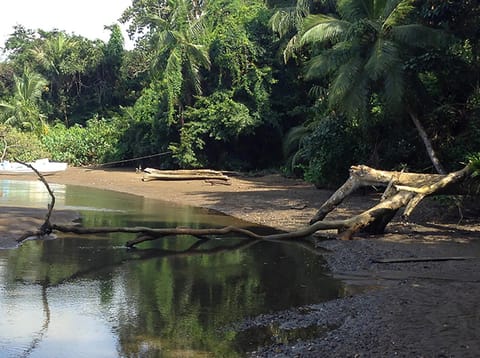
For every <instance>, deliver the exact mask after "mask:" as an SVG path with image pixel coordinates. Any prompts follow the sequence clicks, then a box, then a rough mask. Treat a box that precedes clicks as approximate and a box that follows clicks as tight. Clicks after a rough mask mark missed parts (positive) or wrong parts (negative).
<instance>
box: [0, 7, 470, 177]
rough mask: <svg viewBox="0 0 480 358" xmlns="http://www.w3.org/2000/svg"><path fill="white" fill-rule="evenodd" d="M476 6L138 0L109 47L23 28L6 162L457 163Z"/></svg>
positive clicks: (462, 152)
mask: <svg viewBox="0 0 480 358" xmlns="http://www.w3.org/2000/svg"><path fill="white" fill-rule="evenodd" d="M479 15H480V5H479V4H478V1H476V0H475V1H473V0H468V1H437V0H385V1H374V0H360V1H359V0H338V1H334V0H317V1H308V0H299V1H268V2H264V1H260V0H249V1H244V0H229V1H226V0H210V1H190V0H169V1H158V0H133V1H132V4H131V6H129V7H128V8H127V9H125V11H124V13H123V15H122V17H121V18H120V19H119V24H120V23H123V24H129V29H128V33H129V36H130V37H131V38H132V39H134V40H135V46H134V48H133V49H131V50H126V49H125V47H124V38H123V35H122V33H121V31H120V27H119V24H115V25H111V26H109V27H108V29H109V30H110V39H109V40H108V41H107V42H103V41H100V40H97V41H92V40H89V39H86V38H83V37H81V36H78V35H73V34H69V33H66V32H65V31H61V30H58V31H44V30H42V29H28V28H25V27H23V26H21V25H17V26H16V27H15V28H14V29H13V32H12V35H11V36H10V37H9V38H8V39H7V41H6V43H5V45H4V48H3V56H2V58H3V60H2V62H1V63H0V132H1V134H2V139H3V140H2V141H1V142H0V146H1V147H2V148H1V149H2V153H4V154H3V156H4V157H6V158H7V159H8V158H19V159H22V160H32V159H37V158H38V157H41V156H49V157H50V158H51V159H53V160H61V161H68V162H69V163H70V164H72V165H90V164H99V163H108V162H113V161H122V160H125V161H126V162H125V163H126V165H136V164H138V163H137V162H134V161H133V162H128V160H130V159H132V158H137V157H148V156H152V157H151V158H150V159H144V161H145V164H148V165H149V166H155V167H158V168H162V169H167V168H168V169H170V168H195V167H211V168H215V169H230V170H260V169H281V170H282V171H284V173H286V174H288V175H294V176H299V177H304V178H305V179H307V180H309V181H311V182H313V183H315V184H317V185H318V186H332V185H335V184H338V183H339V182H341V181H343V180H344V179H345V178H346V176H347V175H348V168H349V167H350V166H351V165H352V164H356V163H363V164H366V165H370V166H373V167H376V168H381V169H386V170H401V169H408V170H411V171H417V170H418V171H424V172H432V173H434V172H438V173H444V172H446V171H452V170H456V169H458V168H459V167H461V166H462V163H463V162H465V161H466V160H467V158H469V157H471V156H472V155H475V153H478V152H480V86H479V73H480V71H479V65H480V47H479V41H480V36H479V35H480V34H479V29H480V24H479V22H480V20H479V19H480V16H479Z"/></svg>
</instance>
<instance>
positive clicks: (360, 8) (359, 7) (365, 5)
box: [337, 0, 373, 22]
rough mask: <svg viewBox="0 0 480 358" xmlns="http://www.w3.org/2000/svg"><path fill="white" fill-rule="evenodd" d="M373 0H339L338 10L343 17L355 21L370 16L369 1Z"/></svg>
mask: <svg viewBox="0 0 480 358" xmlns="http://www.w3.org/2000/svg"><path fill="white" fill-rule="evenodd" d="M371 1H373V0H356V1H352V0H338V1H337V10H338V13H339V14H340V16H341V18H342V19H345V20H347V21H350V22H355V21H358V20H360V19H365V18H369V13H368V9H369V8H371V5H369V3H370V2H371Z"/></svg>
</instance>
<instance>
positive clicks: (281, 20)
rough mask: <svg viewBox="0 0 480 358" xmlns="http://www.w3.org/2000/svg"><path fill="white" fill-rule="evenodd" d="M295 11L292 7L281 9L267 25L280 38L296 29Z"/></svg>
mask: <svg viewBox="0 0 480 358" xmlns="http://www.w3.org/2000/svg"><path fill="white" fill-rule="evenodd" d="M295 10H296V9H295V8H294V7H289V8H283V9H281V10H278V11H276V12H275V13H274V14H273V16H272V17H271V18H270V21H269V25H270V28H271V29H272V31H273V32H275V33H277V34H278V35H279V36H280V37H284V36H285V35H286V34H287V33H289V32H290V31H291V30H293V29H295V28H296V27H297V16H296V11H295Z"/></svg>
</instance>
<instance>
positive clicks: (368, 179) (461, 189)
mask: <svg viewBox="0 0 480 358" xmlns="http://www.w3.org/2000/svg"><path fill="white" fill-rule="evenodd" d="M470 171H471V169H469V166H466V167H465V168H463V169H462V170H460V171H457V172H453V173H450V174H446V175H442V174H417V173H405V172H398V171H384V170H377V169H373V168H370V167H368V166H366V165H358V166H352V167H351V168H350V176H349V178H348V179H347V181H346V182H345V183H344V184H343V185H342V186H341V187H340V188H339V189H337V191H335V193H333V195H332V196H331V197H330V198H329V199H328V200H327V201H326V202H325V203H324V204H323V205H322V206H321V207H320V209H319V210H318V211H317V213H316V214H315V216H314V217H313V218H312V219H311V220H310V224H313V223H315V222H317V221H320V220H323V219H324V218H325V216H327V214H328V213H330V212H331V211H332V210H334V209H335V208H336V207H337V206H338V205H340V204H341V203H342V202H343V200H344V199H345V198H347V197H348V196H349V195H350V194H352V193H353V192H355V191H356V190H358V189H360V188H362V187H367V186H388V185H389V184H392V185H393V186H396V188H397V189H398V188H399V187H404V188H410V190H413V189H414V188H417V189H419V190H420V188H423V187H425V188H428V187H430V186H431V185H435V183H439V182H442V183H443V184H442V185H440V186H438V185H437V186H436V187H435V190H430V191H428V190H427V189H423V191H425V194H424V196H428V195H433V194H435V195H448V194H453V195H474V194H479V193H480V183H479V181H478V180H473V179H471V178H469V177H468V174H469V173H470ZM457 176H460V177H457ZM460 179H462V180H460ZM427 191H428V193H427ZM387 195H388V193H387ZM384 197H385V195H384ZM418 199H420V196H417V200H418ZM422 199H423V198H422ZM417 204H418V203H417ZM413 208H414V207H412V210H413ZM410 212H411V211H410Z"/></svg>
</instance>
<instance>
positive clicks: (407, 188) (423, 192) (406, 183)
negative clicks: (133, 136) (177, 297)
mask: <svg viewBox="0 0 480 358" xmlns="http://www.w3.org/2000/svg"><path fill="white" fill-rule="evenodd" d="M472 171H473V169H472V166H471V165H467V166H465V167H464V168H463V169H461V170H459V171H456V172H452V173H450V174H447V175H435V174H434V175H428V174H411V173H402V172H386V171H379V170H375V169H372V168H369V167H366V166H355V167H352V169H351V171H350V178H349V179H348V180H347V181H346V183H345V184H344V185H342V187H340V188H339V189H338V190H337V191H336V192H335V193H334V194H333V195H332V196H331V197H330V199H328V200H327V201H326V202H325V203H324V204H323V206H322V207H321V208H320V210H319V212H318V213H317V215H316V216H315V218H314V219H312V221H311V224H310V225H309V226H306V227H305V228H303V229H300V230H297V231H293V232H286V233H276V234H271V235H259V234H257V233H255V232H252V231H250V230H246V229H242V228H238V227H233V226H227V227H223V228H212V229H193V228H185V227H182V228H158V229H154V228H148V227H97V228H84V227H80V226H77V225H56V224H51V223H50V220H49V218H50V213H51V210H52V209H53V205H54V196H53V194H52V192H51V190H50V188H49V186H48V183H47V182H46V181H45V180H42V181H43V183H44V184H45V185H46V186H47V189H48V191H49V193H50V194H51V196H52V203H51V204H49V214H48V215H47V218H46V220H45V223H44V224H43V225H42V226H41V227H40V229H39V230H38V231H36V232H34V233H27V234H26V235H24V236H23V237H22V238H20V239H19V240H18V242H21V241H23V240H24V239H26V238H27V237H30V236H34V235H36V236H40V235H45V234H49V233H51V232H52V231H59V232H69V233H76V234H98V233H115V232H126V233H136V234H138V235H139V236H138V237H137V238H136V239H135V240H131V241H129V242H127V243H126V246H127V247H133V246H135V245H137V244H139V243H141V242H144V241H149V240H155V239H158V238H162V237H165V236H171V235H191V236H195V237H197V238H199V239H200V240H205V239H208V236H210V235H215V236H219V235H229V234H236V235H242V236H245V237H248V238H251V239H256V240H286V239H298V238H303V237H307V236H309V235H312V234H314V233H315V232H317V231H322V230H332V229H334V230H338V234H339V238H340V239H351V238H352V236H353V235H354V234H355V233H357V232H359V231H360V230H367V231H369V232H372V233H377V234H378V233H383V231H384V229H385V226H386V225H387V224H388V223H389V222H390V220H391V219H392V218H393V216H394V215H395V213H396V212H397V211H398V210H399V209H400V208H403V207H405V212H404V215H406V216H408V215H409V213H411V211H412V210H413V209H414V208H415V206H416V205H418V203H419V202H420V201H421V200H422V199H423V198H424V197H426V196H428V195H432V194H437V193H440V192H442V191H444V190H446V189H447V188H449V187H451V186H452V185H457V184H458V183H460V182H462V181H465V180H466V179H469V178H470V177H471V175H470V174H472ZM37 174H38V175H39V176H40V177H41V174H39V173H37ZM365 185H387V191H386V192H385V193H384V196H383V197H382V200H381V201H380V202H379V203H378V204H377V205H375V206H374V207H372V208H370V209H368V210H365V211H364V212H362V213H360V214H358V215H355V216H353V217H351V218H348V219H344V220H327V221H321V219H323V218H324V217H325V215H326V214H328V213H329V212H330V211H331V210H333V209H334V208H335V206H336V205H338V204H339V203H341V202H342V201H343V199H345V197H346V196H347V195H349V194H350V193H352V192H353V191H354V190H356V189H357V188H359V187H361V186H365Z"/></svg>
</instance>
